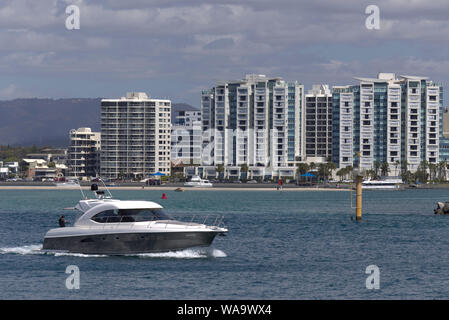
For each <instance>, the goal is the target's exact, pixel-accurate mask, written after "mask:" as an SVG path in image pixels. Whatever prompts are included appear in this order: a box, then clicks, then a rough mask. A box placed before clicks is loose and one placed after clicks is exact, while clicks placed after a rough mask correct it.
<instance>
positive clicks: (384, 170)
mask: <svg viewBox="0 0 449 320" xmlns="http://www.w3.org/2000/svg"><path fill="white" fill-rule="evenodd" d="M380 172H381V174H382V176H387V175H388V172H390V165H389V164H388V162H382V164H381V166H380Z"/></svg>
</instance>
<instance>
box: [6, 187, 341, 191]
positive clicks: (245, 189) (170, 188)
mask: <svg viewBox="0 0 449 320" xmlns="http://www.w3.org/2000/svg"><path fill="white" fill-rule="evenodd" d="M82 189H83V191H84V190H90V188H89V187H82ZM108 189H109V190H154V191H174V190H175V189H176V187H164V186H157V187H153V186H151V187H145V188H142V187H108ZM182 189H183V190H184V191H185V192H188V191H276V192H279V190H276V188H257V187H251V188H245V187H238V188H232V187H229V188H221V187H212V188H182ZM0 190H79V188H77V187H66V188H58V187H56V186H0ZM282 191H287V192H290V191H349V189H337V188H314V187H305V188H295V187H289V188H283V189H282Z"/></svg>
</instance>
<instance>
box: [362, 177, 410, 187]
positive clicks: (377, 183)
mask: <svg viewBox="0 0 449 320" xmlns="http://www.w3.org/2000/svg"><path fill="white" fill-rule="evenodd" d="M401 185H402V180H401V179H385V180H365V181H363V182H362V188H363V189H399V188H400V187H401Z"/></svg>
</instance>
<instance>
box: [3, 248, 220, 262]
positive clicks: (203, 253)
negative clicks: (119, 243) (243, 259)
mask: <svg viewBox="0 0 449 320" xmlns="http://www.w3.org/2000/svg"><path fill="white" fill-rule="evenodd" d="M0 254H19V255H38V254H41V255H54V256H55V257H61V256H72V257H80V258H103V257H110V256H109V255H101V254H82V253H67V252H54V251H53V252H52V251H47V250H42V245H41V244H37V245H28V246H21V247H2V248H0ZM125 256H126V257H138V258H168V259H170V258H174V259H198V258H223V257H226V256H227V255H226V253H224V252H223V251H221V250H219V249H215V248H191V249H184V250H179V251H168V252H159V253H140V254H129V255H125Z"/></svg>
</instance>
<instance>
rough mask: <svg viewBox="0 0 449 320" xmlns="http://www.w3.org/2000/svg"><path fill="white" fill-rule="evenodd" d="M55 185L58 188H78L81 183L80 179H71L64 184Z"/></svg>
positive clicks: (57, 183)
mask: <svg viewBox="0 0 449 320" xmlns="http://www.w3.org/2000/svg"><path fill="white" fill-rule="evenodd" d="M55 185H56V187H58V188H78V187H79V186H80V182H79V180H78V179H69V180H67V181H64V182H56V183H55Z"/></svg>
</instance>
